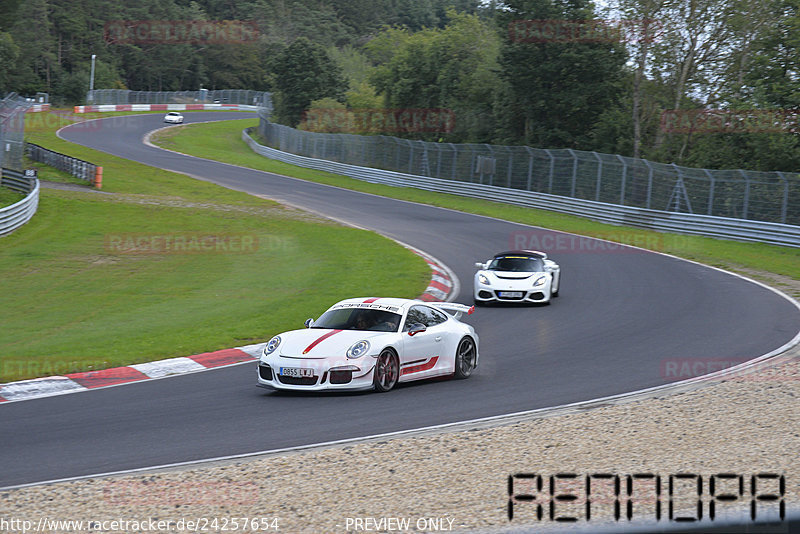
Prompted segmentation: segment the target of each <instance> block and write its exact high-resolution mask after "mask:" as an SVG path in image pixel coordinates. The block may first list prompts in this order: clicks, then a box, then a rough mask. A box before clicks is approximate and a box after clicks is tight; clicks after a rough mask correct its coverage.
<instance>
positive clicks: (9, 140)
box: [0, 93, 31, 171]
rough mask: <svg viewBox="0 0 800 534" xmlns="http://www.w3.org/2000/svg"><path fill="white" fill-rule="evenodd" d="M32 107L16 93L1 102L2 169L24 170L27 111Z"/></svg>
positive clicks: (0, 165) (0, 160)
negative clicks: (23, 157) (23, 158)
mask: <svg viewBox="0 0 800 534" xmlns="http://www.w3.org/2000/svg"><path fill="white" fill-rule="evenodd" d="M30 106H31V103H30V102H28V101H27V100H26V99H24V98H22V97H20V96H18V95H17V94H16V93H10V94H8V95H7V96H6V97H5V98H4V99H3V100H2V101H0V143H2V144H1V145H0V168H4V169H13V170H15V171H21V170H22V156H23V153H24V149H25V146H24V143H25V140H24V137H25V111H26V110H27V109H28V108H29V107H30Z"/></svg>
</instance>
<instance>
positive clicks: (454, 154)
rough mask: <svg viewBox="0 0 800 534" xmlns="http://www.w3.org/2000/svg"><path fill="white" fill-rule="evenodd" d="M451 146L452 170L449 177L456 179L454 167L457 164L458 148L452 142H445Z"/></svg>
mask: <svg viewBox="0 0 800 534" xmlns="http://www.w3.org/2000/svg"><path fill="white" fill-rule="evenodd" d="M447 144H448V145H450V146H451V147H452V148H453V172H452V173H451V178H452V179H453V180H455V179H456V167H457V166H458V148H457V147H456V146H455V145H454V144H453V143H447Z"/></svg>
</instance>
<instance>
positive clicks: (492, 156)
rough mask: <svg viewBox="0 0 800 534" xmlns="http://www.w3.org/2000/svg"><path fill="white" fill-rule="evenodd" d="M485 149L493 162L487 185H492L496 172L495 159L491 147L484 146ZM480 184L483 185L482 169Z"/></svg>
mask: <svg viewBox="0 0 800 534" xmlns="http://www.w3.org/2000/svg"><path fill="white" fill-rule="evenodd" d="M486 148H488V149H489V157H490V158H491V159H493V160H494V163H493V164H492V170H493V171H494V172H492V173H491V174H489V185H494V173H495V172H497V158H495V157H494V151H493V150H492V147H491V145H486ZM481 183H483V169H481Z"/></svg>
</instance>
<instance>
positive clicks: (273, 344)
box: [264, 336, 281, 356]
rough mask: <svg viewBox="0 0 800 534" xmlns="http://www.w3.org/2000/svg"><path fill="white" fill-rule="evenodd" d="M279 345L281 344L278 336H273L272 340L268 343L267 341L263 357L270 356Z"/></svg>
mask: <svg viewBox="0 0 800 534" xmlns="http://www.w3.org/2000/svg"><path fill="white" fill-rule="evenodd" d="M280 344H281V337H280V336H275V337H273V338H272V339H270V340H269V341H267V346H266V347H264V356H266V355H268V354H272V353H273V352H275V349H277V348H278V345H280Z"/></svg>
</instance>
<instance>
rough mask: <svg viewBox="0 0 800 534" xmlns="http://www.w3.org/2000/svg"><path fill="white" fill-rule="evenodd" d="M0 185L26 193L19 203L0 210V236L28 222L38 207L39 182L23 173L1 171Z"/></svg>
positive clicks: (7, 170)
mask: <svg viewBox="0 0 800 534" xmlns="http://www.w3.org/2000/svg"><path fill="white" fill-rule="evenodd" d="M0 185H2V186H3V187H8V188H9V189H14V190H15V191H21V192H23V193H28V195H27V196H26V197H25V198H24V199H22V200H20V201H19V202H17V203H15V204H12V205H10V206H6V207H5V208H0V236H2V235H6V234H10V233H11V232H13V231H14V230H16V229H17V228H19V227H20V226H22V225H23V224H25V223H26V222H28V221H29V220H31V217H33V215H34V214H35V213H36V209H37V208H38V207H39V180H37V179H36V178H28V177H26V176H25V174H24V173H22V172H19V171H12V170H10V169H3V171H2V178H0Z"/></svg>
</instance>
